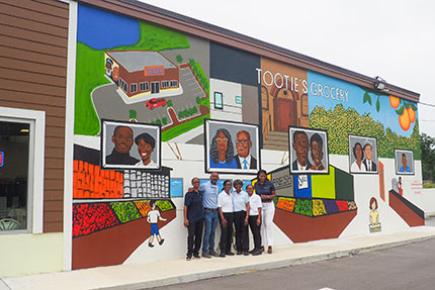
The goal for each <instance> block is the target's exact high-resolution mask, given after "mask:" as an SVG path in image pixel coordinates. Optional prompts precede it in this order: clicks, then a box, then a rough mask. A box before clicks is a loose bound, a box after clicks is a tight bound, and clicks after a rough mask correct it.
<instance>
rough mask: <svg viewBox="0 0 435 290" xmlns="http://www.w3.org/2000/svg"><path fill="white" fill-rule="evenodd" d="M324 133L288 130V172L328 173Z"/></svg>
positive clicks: (326, 140)
mask: <svg viewBox="0 0 435 290" xmlns="http://www.w3.org/2000/svg"><path fill="white" fill-rule="evenodd" d="M327 146H328V139H327V134H326V131H324V130H320V129H309V128H300V127H290V128H289V153H290V172H291V173H294V174H298V173H304V174H306V173H313V174H327V173H328V172H329V160H328V148H327Z"/></svg>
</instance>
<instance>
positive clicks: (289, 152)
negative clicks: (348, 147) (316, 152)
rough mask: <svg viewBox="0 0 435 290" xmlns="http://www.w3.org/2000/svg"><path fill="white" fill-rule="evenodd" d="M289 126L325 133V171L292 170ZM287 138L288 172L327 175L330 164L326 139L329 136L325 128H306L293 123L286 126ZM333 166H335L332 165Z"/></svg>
mask: <svg viewBox="0 0 435 290" xmlns="http://www.w3.org/2000/svg"><path fill="white" fill-rule="evenodd" d="M291 128H295V129H301V130H304V131H319V132H324V133H325V135H326V142H325V143H326V152H325V154H326V161H327V166H326V168H328V170H327V171H325V172H293V169H292V164H291V150H292V148H291V146H292V143H291V140H290V129H291ZM287 135H288V136H287V138H288V150H289V151H288V162H289V164H288V168H289V170H290V174H293V175H296V176H297V175H329V174H330V172H329V171H330V169H329V166H330V164H329V144H328V140H329V136H328V130H326V129H321V128H307V127H301V126H294V125H290V126H288V129H287ZM334 167H335V166H334Z"/></svg>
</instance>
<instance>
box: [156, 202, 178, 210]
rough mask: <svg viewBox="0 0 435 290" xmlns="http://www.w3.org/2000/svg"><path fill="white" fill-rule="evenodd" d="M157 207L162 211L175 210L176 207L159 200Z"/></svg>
mask: <svg viewBox="0 0 435 290" xmlns="http://www.w3.org/2000/svg"><path fill="white" fill-rule="evenodd" d="M156 206H157V207H158V208H159V209H160V211H168V210H171V209H174V206H173V205H172V203H171V202H170V201H169V200H158V201H156Z"/></svg>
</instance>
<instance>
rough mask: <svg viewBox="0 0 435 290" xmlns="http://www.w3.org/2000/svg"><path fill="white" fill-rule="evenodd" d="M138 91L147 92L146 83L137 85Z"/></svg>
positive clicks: (147, 86)
mask: <svg viewBox="0 0 435 290" xmlns="http://www.w3.org/2000/svg"><path fill="white" fill-rule="evenodd" d="M139 89H140V90H141V91H148V90H149V85H148V82H143V83H140V84H139Z"/></svg>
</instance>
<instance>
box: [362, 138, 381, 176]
mask: <svg viewBox="0 0 435 290" xmlns="http://www.w3.org/2000/svg"><path fill="white" fill-rule="evenodd" d="M363 151H364V156H365V159H364V161H363V163H364V166H365V167H366V171H368V172H377V171H378V168H377V165H376V162H375V161H374V160H373V147H372V145H371V144H370V143H366V144H365V145H364V147H363Z"/></svg>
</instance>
